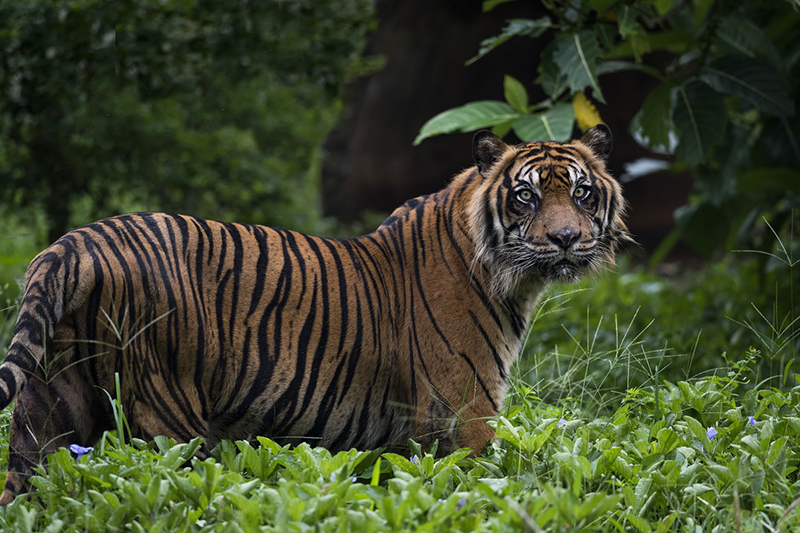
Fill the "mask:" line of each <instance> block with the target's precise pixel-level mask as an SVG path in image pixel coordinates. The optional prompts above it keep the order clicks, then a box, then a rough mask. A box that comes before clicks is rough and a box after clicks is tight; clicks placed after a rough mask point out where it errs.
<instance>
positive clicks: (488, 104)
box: [414, 100, 519, 146]
mask: <svg viewBox="0 0 800 533" xmlns="http://www.w3.org/2000/svg"><path fill="white" fill-rule="evenodd" d="M517 116H519V113H517V112H516V111H514V109H513V108H512V107H511V106H509V105H508V104H507V103H505V102H498V101H496V100H482V101H478V102H470V103H469V104H466V105H463V106H461V107H455V108H453V109H448V110H447V111H444V112H442V113H439V114H438V115H436V116H435V117H433V118H432V119H430V120H429V121H428V122H426V123H425V125H424V126H422V129H420V131H419V134H418V135H417V138H416V139H414V146H416V145H418V144H419V143H421V142H422V141H424V140H425V139H427V138H428V137H433V136H435V135H440V134H442V133H453V132H455V131H460V132H466V131H475V130H479V129H481V128H489V127H492V126H495V125H497V124H501V123H503V122H506V121H508V120H511V119H514V118H516V117H517Z"/></svg>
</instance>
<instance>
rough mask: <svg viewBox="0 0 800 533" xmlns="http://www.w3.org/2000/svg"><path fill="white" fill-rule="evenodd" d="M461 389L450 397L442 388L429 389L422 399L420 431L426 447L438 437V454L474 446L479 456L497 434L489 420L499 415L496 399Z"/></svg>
mask: <svg viewBox="0 0 800 533" xmlns="http://www.w3.org/2000/svg"><path fill="white" fill-rule="evenodd" d="M459 392H460V394H458V393H454V394H452V395H450V399H449V400H448V399H447V398H446V397H445V396H444V395H443V394H442V391H441V390H439V391H434V390H430V389H429V390H428V391H427V394H426V395H425V396H423V397H421V398H419V399H418V403H417V427H416V435H417V439H418V440H419V442H420V443H421V444H422V448H423V450H427V449H428V448H429V447H430V445H431V444H432V443H433V442H434V441H435V440H438V441H439V446H438V448H437V451H436V455H437V456H444V455H447V454H449V453H452V452H453V451H455V450H457V449H459V448H470V449H472V454H471V456H472V457H475V456H478V455H480V454H481V453H482V452H483V450H484V449H485V448H486V445H487V444H489V443H490V442H491V441H492V440H493V439H494V438H495V432H494V431H493V430H492V429H491V428H490V427H489V426H488V425H487V424H486V422H487V421H488V420H491V419H492V418H494V417H496V416H497V410H496V409H495V407H494V405H493V403H492V402H491V401H490V400H489V399H488V398H485V397H483V398H482V397H481V396H480V395H473V394H464V391H459Z"/></svg>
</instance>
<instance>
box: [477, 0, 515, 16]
mask: <svg viewBox="0 0 800 533" xmlns="http://www.w3.org/2000/svg"><path fill="white" fill-rule="evenodd" d="M513 1H514V0H484V2H483V12H484V13H487V12H489V11H491V10H492V9H494V8H496V7H497V6H499V5H500V4H505V3H507V2H513Z"/></svg>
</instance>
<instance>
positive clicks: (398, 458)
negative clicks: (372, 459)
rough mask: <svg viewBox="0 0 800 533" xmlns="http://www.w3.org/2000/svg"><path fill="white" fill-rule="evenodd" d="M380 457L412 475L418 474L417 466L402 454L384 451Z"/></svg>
mask: <svg viewBox="0 0 800 533" xmlns="http://www.w3.org/2000/svg"><path fill="white" fill-rule="evenodd" d="M382 457H383V458H384V459H386V460H387V461H389V462H390V463H392V464H393V465H394V466H396V467H398V468H399V469H401V470H402V471H403V472H407V473H409V474H411V475H412V476H418V475H419V467H418V466H417V465H415V464H414V463H412V462H411V461H409V460H408V459H406V458H405V457H403V456H402V455H398V454H396V453H384V454H383V456H382ZM418 460H419V459H418Z"/></svg>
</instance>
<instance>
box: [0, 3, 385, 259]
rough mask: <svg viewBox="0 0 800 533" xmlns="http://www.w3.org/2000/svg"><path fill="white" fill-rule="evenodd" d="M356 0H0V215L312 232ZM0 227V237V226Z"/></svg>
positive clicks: (352, 44)
mask: <svg viewBox="0 0 800 533" xmlns="http://www.w3.org/2000/svg"><path fill="white" fill-rule="evenodd" d="M371 17H372V11H371V4H370V2H369V1H368V0H334V1H329V2H322V3H320V2H314V1H312V0H280V1H279V0H269V1H264V2H255V1H253V0H157V1H156V0H139V1H135V2H116V1H110V0H30V1H25V2H18V1H16V0H0V208H2V209H0V215H3V216H5V215H8V214H9V213H12V212H14V213H16V215H15V218H16V219H20V218H24V217H21V216H20V215H19V213H20V212H21V211H20V210H19V208H25V213H29V214H30V218H29V219H27V220H25V224H24V225H25V226H27V227H31V226H33V225H34V224H33V219H34V218H35V217H36V216H37V215H36V213H44V217H43V218H42V221H43V222H44V225H45V227H44V229H43V231H41V230H40V231H41V233H42V234H43V235H36V237H37V240H38V241H39V243H40V244H41V243H42V241H45V239H46V241H47V242H51V241H52V240H54V239H56V238H57V237H59V236H60V235H61V234H63V233H64V232H65V231H67V230H68V229H70V228H71V227H74V226H75V225H78V224H82V223H85V222H87V221H89V220H92V219H96V218H101V217H104V216H109V215H112V214H116V213H119V212H121V211H131V210H148V211H150V210H167V211H177V212H187V213H191V214H194V215H197V216H203V217H208V218H215V219H232V218H234V217H235V218H237V219H238V220H240V221H247V222H253V223H267V224H272V225H287V226H292V227H294V228H307V229H308V228H311V227H313V225H314V224H315V223H316V221H317V219H318V217H319V210H318V208H317V203H318V199H317V197H316V190H317V189H316V186H315V185H316V184H315V183H314V180H315V176H314V175H313V173H312V172H311V171H309V168H312V169H313V168H314V158H318V157H319V154H318V153H317V151H318V149H319V148H318V147H319V144H320V143H321V140H322V138H323V136H324V135H325V134H326V133H327V130H328V128H329V127H330V126H331V125H332V122H333V120H334V119H335V117H336V115H337V111H338V107H339V100H338V96H339V90H340V86H341V84H342V82H343V80H344V79H345V78H346V76H347V75H348V73H349V72H357V71H359V70H362V69H361V66H360V64H359V61H360V60H359V59H357V56H358V52H359V51H360V49H361V47H362V45H363V40H364V35H365V33H366V31H367V30H368V29H369V27H370V24H371ZM3 237H5V235H3Z"/></svg>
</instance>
